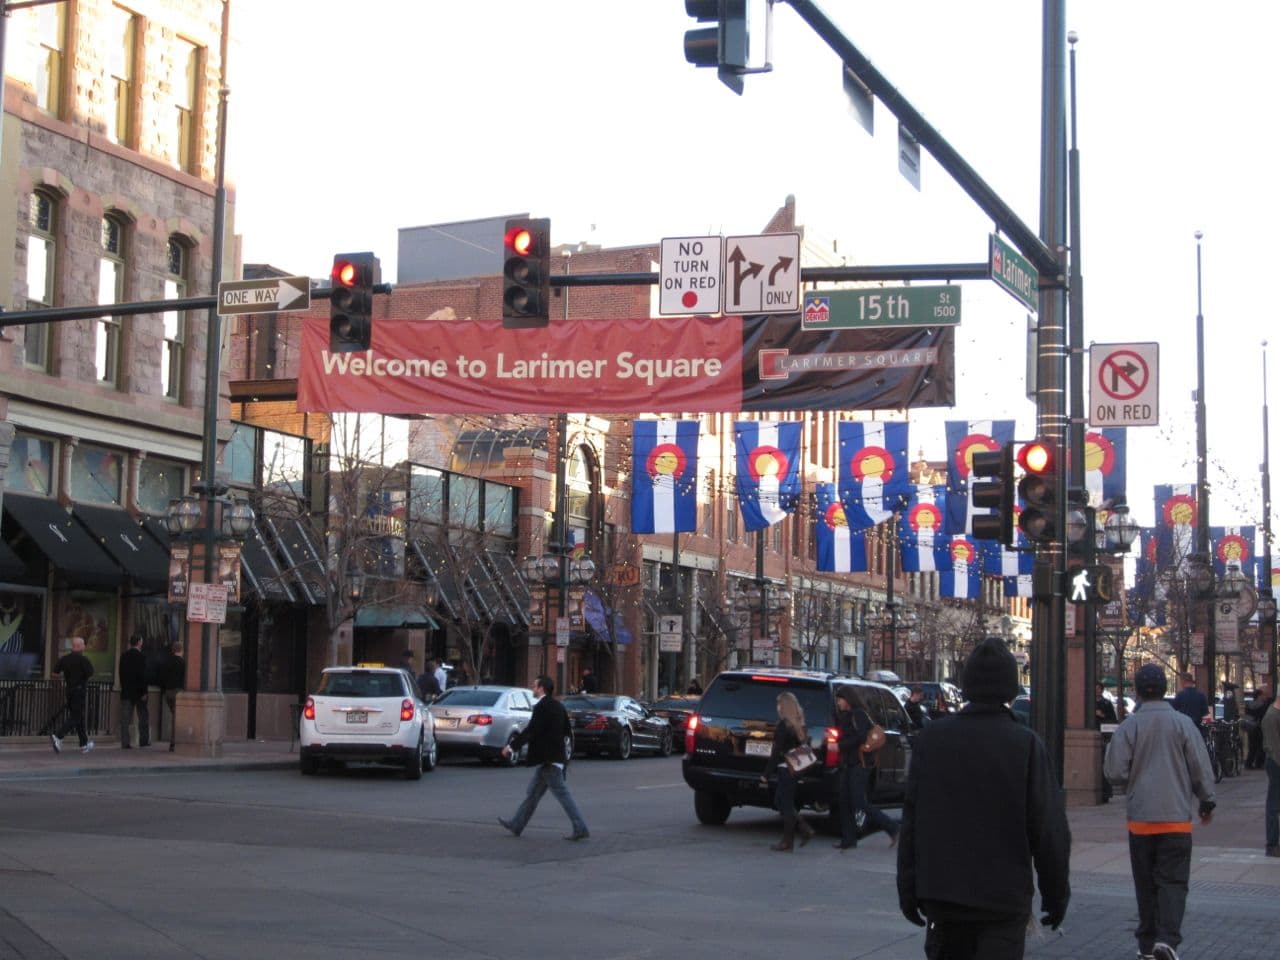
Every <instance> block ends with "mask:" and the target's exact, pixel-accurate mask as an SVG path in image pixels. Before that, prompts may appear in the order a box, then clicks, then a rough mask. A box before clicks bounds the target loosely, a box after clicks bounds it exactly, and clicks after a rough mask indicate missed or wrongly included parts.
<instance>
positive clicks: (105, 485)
mask: <svg viewBox="0 0 1280 960" xmlns="http://www.w3.org/2000/svg"><path fill="white" fill-rule="evenodd" d="M123 466H124V456H123V454H120V453H117V452H115V451H114V450H104V449H103V448H101V447H94V446H90V445H89V444H86V443H79V444H76V447H75V449H74V450H72V451H71V499H72V500H76V501H79V502H81V503H114V504H119V503H120V491H121V478H122V477H123V474H124V471H123V469H122V468H123Z"/></svg>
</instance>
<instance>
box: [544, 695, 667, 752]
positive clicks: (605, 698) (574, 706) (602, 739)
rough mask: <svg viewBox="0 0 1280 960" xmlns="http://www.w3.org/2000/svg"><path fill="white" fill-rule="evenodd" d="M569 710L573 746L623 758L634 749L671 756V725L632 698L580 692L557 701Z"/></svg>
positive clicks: (576, 748)
mask: <svg viewBox="0 0 1280 960" xmlns="http://www.w3.org/2000/svg"><path fill="white" fill-rule="evenodd" d="M560 702H561V703H563V704H564V708H565V710H567V711H568V713H569V723H570V725H571V726H572V728H573V738H574V749H575V750H576V751H578V752H580V753H609V754H612V755H613V756H615V757H617V758H618V759H619V760H626V759H627V758H628V757H630V756H631V754H632V752H633V751H634V750H651V751H653V752H654V753H657V754H660V755H661V756H664V757H669V756H671V751H672V749H673V747H674V742H673V739H672V735H671V724H670V723H668V722H667V718H666V717H660V716H658V715H657V714H655V713H654V712H653V711H652V710H647V709H645V707H643V706H641V704H640V703H639V702H638V701H636V700H633V699H631V697H623V696H616V695H614V694H585V693H579V694H574V695H573V696H568V697H565V698H564V699H563V700H561V701H560Z"/></svg>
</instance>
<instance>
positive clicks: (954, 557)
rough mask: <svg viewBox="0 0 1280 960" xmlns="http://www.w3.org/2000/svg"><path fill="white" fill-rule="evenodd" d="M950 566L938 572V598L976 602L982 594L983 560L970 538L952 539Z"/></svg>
mask: <svg viewBox="0 0 1280 960" xmlns="http://www.w3.org/2000/svg"><path fill="white" fill-rule="evenodd" d="M947 553H948V556H949V558H950V561H951V562H950V564H949V565H948V566H945V567H942V569H940V570H939V571H938V596H940V597H955V598H957V599H961V600H976V599H977V598H978V597H979V596H980V595H981V592H982V560H981V558H980V557H979V556H978V549H977V547H975V546H974V545H973V541H972V540H970V539H969V538H968V537H962V536H955V537H952V538H951V542H950V544H949V547H948V550H947Z"/></svg>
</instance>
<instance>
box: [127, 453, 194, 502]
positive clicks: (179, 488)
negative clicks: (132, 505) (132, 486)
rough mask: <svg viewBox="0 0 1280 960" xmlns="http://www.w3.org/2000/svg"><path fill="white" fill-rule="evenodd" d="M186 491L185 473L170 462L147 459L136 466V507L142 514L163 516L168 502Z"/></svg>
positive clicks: (180, 467)
mask: <svg viewBox="0 0 1280 960" xmlns="http://www.w3.org/2000/svg"><path fill="white" fill-rule="evenodd" d="M185 491H186V471H185V470H184V469H183V468H182V464H180V463H174V462H173V461H172V460H157V459H154V458H152V457H147V458H146V459H144V460H143V461H142V463H141V464H139V466H138V506H139V508H141V509H142V510H143V511H144V512H146V513H150V514H154V515H156V516H163V515H164V512H165V510H167V509H168V507H169V501H170V500H172V499H174V498H175V497H180V496H182V494H183V493H184V492H185Z"/></svg>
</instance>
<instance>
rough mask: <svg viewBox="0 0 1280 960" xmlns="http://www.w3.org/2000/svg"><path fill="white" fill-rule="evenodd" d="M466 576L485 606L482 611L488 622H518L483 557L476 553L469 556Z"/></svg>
mask: <svg viewBox="0 0 1280 960" xmlns="http://www.w3.org/2000/svg"><path fill="white" fill-rule="evenodd" d="M467 578H468V579H469V580H470V582H471V589H472V590H474V591H475V593H476V596H477V597H478V598H479V600H480V603H481V605H482V606H483V607H484V608H485V609H484V611H483V612H484V615H485V619H486V620H488V621H489V622H490V623H509V624H515V623H518V622H519V620H518V619H517V617H516V615H515V614H514V613H512V612H511V606H510V604H509V603H507V597H506V594H505V593H504V592H503V590H502V588H501V587H499V586H498V584H497V582H496V581H495V580H494V578H493V574H492V573H491V572H490V570H489V565H488V564H487V563H485V562H484V557H482V556H480V555H479V554H476V555H475V556H473V557H472V558H471V562H470V563H469V564H467Z"/></svg>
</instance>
